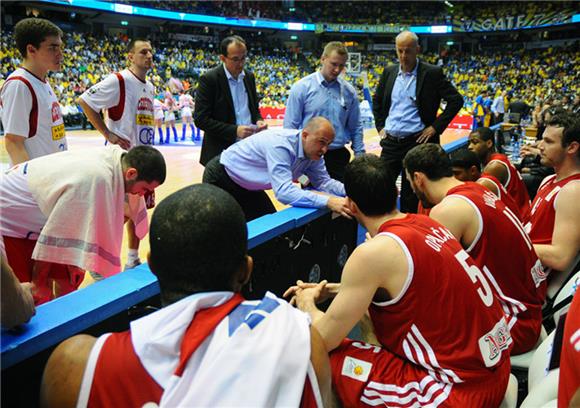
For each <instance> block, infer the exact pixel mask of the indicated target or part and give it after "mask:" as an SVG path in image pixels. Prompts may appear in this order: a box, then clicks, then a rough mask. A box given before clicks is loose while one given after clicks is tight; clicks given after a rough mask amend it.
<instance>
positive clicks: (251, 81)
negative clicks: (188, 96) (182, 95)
mask: <svg viewBox="0 0 580 408" xmlns="http://www.w3.org/2000/svg"><path fill="white" fill-rule="evenodd" d="M220 53H221V55H220V60H221V62H222V64H221V65H220V66H217V67H215V68H212V69H210V70H209V71H207V72H206V73H205V74H203V75H202V76H201V78H200V79H199V84H198V86H197V91H196V97H195V112H194V114H193V118H194V121H195V125H196V126H197V127H198V128H200V129H202V130H203V131H204V132H205V134H204V138H203V144H202V146H201V156H200V159H199V162H200V163H201V164H202V165H204V166H205V165H206V164H207V163H208V162H209V161H210V160H211V159H213V158H214V157H215V156H217V155H219V154H220V153H221V152H222V151H224V150H225V149H227V148H228V147H229V146H231V145H232V144H234V143H235V142H236V141H238V140H241V139H244V138H246V137H248V136H251V135H253V134H254V133H257V132H259V131H261V130H264V129H266V128H267V125H266V123H265V122H264V121H263V120H262V116H261V115H260V110H259V109H258V95H257V93H256V79H255V78H254V75H253V74H252V73H251V72H249V71H247V70H245V69H244V64H245V63H246V59H247V48H246V43H245V41H244V40H243V39H242V38H241V37H239V36H237V35H234V36H230V37H227V38H225V39H224V40H222V42H221V44H220Z"/></svg>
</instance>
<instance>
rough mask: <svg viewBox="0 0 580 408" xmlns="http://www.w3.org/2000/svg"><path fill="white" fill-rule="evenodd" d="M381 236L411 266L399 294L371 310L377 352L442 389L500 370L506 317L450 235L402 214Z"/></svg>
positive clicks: (418, 217) (505, 342)
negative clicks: (398, 359)
mask: <svg viewBox="0 0 580 408" xmlns="http://www.w3.org/2000/svg"><path fill="white" fill-rule="evenodd" d="M379 234H380V235H387V236H389V237H391V238H393V239H394V240H395V241H396V242H397V243H398V244H399V245H400V246H401V248H402V249H403V251H404V252H405V254H406V256H407V262H408V266H409V274H408V277H407V281H406V282H405V285H404V288H403V290H402V292H401V293H400V294H399V295H398V296H397V297H396V298H395V299H392V300H390V301H387V302H380V303H375V302H373V303H372V304H371V306H370V307H369V312H370V316H371V319H372V321H373V325H374V328H375V333H376V335H377V338H378V339H379V341H380V342H381V344H382V345H383V346H384V347H385V348H386V349H387V350H389V351H391V352H392V353H394V354H396V355H398V356H400V357H401V358H402V359H404V360H407V361H410V362H412V363H413V364H415V365H417V366H420V367H422V368H424V369H425V370H426V371H427V372H428V373H429V374H430V375H431V377H433V378H435V379H436V380H437V381H440V382H442V383H447V384H457V383H464V382H472V381H478V380H485V379H486V378H488V376H489V374H490V373H492V372H495V371H496V369H499V367H502V366H503V363H504V362H505V361H506V360H507V359H509V349H510V347H511V343H512V339H511V337H510V333H509V329H508V327H507V323H506V320H505V316H504V313H503V311H502V309H501V306H500V303H499V302H498V301H497V300H496V298H495V296H494V294H493V292H492V290H491V287H490V284H489V283H488V282H487V278H486V277H485V275H484V274H483V273H482V272H481V271H480V270H479V268H478V267H477V266H476V265H475V263H474V261H473V260H472V259H471V258H470V257H469V255H468V254H467V253H466V252H465V251H464V250H463V248H461V245H460V244H459V242H457V240H455V238H454V237H453V235H452V234H451V232H449V230H447V229H446V228H445V227H443V226H442V225H441V224H439V223H437V222H436V221H434V220H432V219H430V218H428V217H425V216H421V215H414V214H407V216H406V217H405V218H403V219H399V220H390V221H387V222H386V223H384V224H383V225H382V226H381V227H380V228H379ZM443 266H444V267H443ZM466 327H469V330H466Z"/></svg>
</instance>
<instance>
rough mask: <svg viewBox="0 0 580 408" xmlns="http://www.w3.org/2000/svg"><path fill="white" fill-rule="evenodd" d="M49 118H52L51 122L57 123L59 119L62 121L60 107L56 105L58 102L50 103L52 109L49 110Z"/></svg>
mask: <svg viewBox="0 0 580 408" xmlns="http://www.w3.org/2000/svg"><path fill="white" fill-rule="evenodd" d="M50 113H51V116H52V122H53V123H54V122H57V121H59V120H60V119H62V114H61V112H60V105H59V104H58V102H53V103H52V108H51V111H50Z"/></svg>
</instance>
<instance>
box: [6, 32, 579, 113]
mask: <svg viewBox="0 0 580 408" xmlns="http://www.w3.org/2000/svg"><path fill="white" fill-rule="evenodd" d="M154 46H155V61H156V64H155V66H154V68H153V70H152V72H151V74H150V78H151V80H152V82H153V84H154V85H155V86H156V88H157V89H158V91H159V92H162V91H163V90H164V89H166V88H167V84H168V81H169V80H170V79H171V78H177V79H179V80H180V81H181V82H182V83H183V86H184V88H185V89H189V88H190V87H193V88H195V85H196V83H197V79H198V78H199V75H201V73H203V72H204V71H205V70H206V69H208V68H210V67H212V66H214V65H216V64H218V63H219V59H218V52H217V51H216V48H215V47H214V48H204V49H202V48H191V47H190V46H189V45H188V43H185V42H181V41H176V40H165V41H164V43H163V44H155V45H154ZM64 47H65V50H64V54H65V55H66V57H65V59H64V68H63V70H62V71H61V72H54V73H51V82H52V85H53V88H54V90H55V92H56V93H57V96H58V98H59V100H60V101H61V103H62V106H63V111H64V113H65V115H66V114H68V113H70V115H72V116H71V118H81V117H82V115H80V113H79V112H78V108H77V106H76V104H75V102H74V100H75V99H76V97H77V96H78V95H80V94H81V93H82V92H84V91H85V90H86V89H87V88H88V87H90V86H91V85H93V84H95V83H97V82H98V81H99V80H101V79H102V78H104V77H105V76H106V75H107V74H109V73H111V72H114V71H117V70H120V69H122V67H123V66H124V65H125V64H126V61H124V60H123V57H122V56H123V55H125V54H124V49H125V47H126V41H125V40H124V39H122V38H119V37H115V36H103V37H99V38H97V37H94V36H91V35H85V34H83V35H81V34H79V33H67V34H66V35H65V38H64ZM250 47H251V44H250ZM97 50H98V52H97ZM421 58H423V59H424V60H426V61H427V62H429V63H433V64H442V65H443V66H444V68H445V70H446V71H447V73H448V75H449V78H450V79H451V80H452V81H453V82H454V84H455V85H456V86H457V89H458V90H459V91H460V93H461V94H462V95H463V96H464V98H465V101H466V103H465V106H464V108H463V113H467V114H468V113H470V112H471V111H472V103H473V101H474V100H475V99H476V97H477V96H478V95H479V94H480V93H481V92H482V90H489V93H490V97H491V98H492V99H493V96H494V94H495V93H496V92H499V91H507V92H508V94H509V95H514V94H517V96H518V98H519V99H521V100H523V101H524V102H526V103H527V104H528V105H529V106H530V107H532V108H533V107H536V106H538V105H543V104H544V103H545V100H546V99H547V98H548V99H554V98H555V99H557V100H560V99H561V98H564V97H567V98H568V99H570V101H573V99H574V97H575V96H576V95H578V93H579V91H580V81H579V79H578V76H577V72H576V68H575V67H577V66H578V65H580V50H579V48H578V46H575V47H572V48H567V49H553V48H548V49H545V50H542V51H537V50H529V51H524V50H521V51H513V52H510V53H509V54H506V53H502V52H483V53H479V54H477V55H473V54H468V53H455V54H449V55H446V56H444V57H441V56H440V55H438V54H433V53H427V54H425V55H422V56H421ZM319 59H320V55H319V52H316V51H315V52H313V53H308V54H305V55H298V54H295V53H293V52H289V51H281V50H278V49H276V50H272V51H268V50H266V49H262V48H261V47H257V46H256V48H255V49H251V50H250V57H249V60H248V63H247V68H248V69H249V70H251V71H252V72H254V73H255V75H256V80H257V91H258V95H260V96H261V106H262V107H275V108H282V107H284V106H285V103H286V98H287V96H288V91H289V89H290V87H291V86H292V84H293V83H295V82H296V81H297V80H298V79H300V78H302V77H304V76H306V75H307V74H309V73H310V72H313V71H315V70H316V69H317V67H318V65H319ZM0 60H1V61H2V66H1V68H0V82H3V80H4V79H5V78H6V77H7V76H8V75H9V73H10V72H12V71H13V70H14V69H15V68H16V67H17V66H18V65H19V63H20V55H19V53H18V51H17V50H16V48H15V47H14V45H13V44H12V43H11V40H10V33H8V32H3V33H2V38H1V48H0ZM395 62H396V55H395V53H394V52H369V53H363V54H362V69H363V71H366V72H367V76H368V82H369V87H370V90H371V93H372V92H374V90H375V89H376V87H377V85H378V81H379V78H380V75H381V74H382V72H383V69H384V67H386V66H387V65H389V64H391V63H395ZM346 78H347V79H348V80H349V81H351V82H352V83H353V84H355V85H356V87H357V88H358V90H359V92H360V97H361V99H362V87H363V80H362V77H361V76H355V75H348V74H347V76H346ZM67 116H68V115H67ZM73 121H74V122H76V119H74V120H73Z"/></svg>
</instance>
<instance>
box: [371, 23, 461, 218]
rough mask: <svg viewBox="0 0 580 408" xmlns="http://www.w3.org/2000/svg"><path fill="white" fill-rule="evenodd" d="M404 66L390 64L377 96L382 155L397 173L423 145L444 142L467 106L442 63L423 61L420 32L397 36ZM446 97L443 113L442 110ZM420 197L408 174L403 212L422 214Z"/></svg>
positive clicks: (403, 190) (404, 180)
mask: <svg viewBox="0 0 580 408" xmlns="http://www.w3.org/2000/svg"><path fill="white" fill-rule="evenodd" d="M395 49H396V51H397V57H398V59H399V64H393V65H390V66H388V67H386V68H385V70H384V71H383V75H382V76H381V79H380V81H379V85H378V87H377V91H376V93H375V95H374V97H373V114H374V116H375V125H376V127H377V131H378V132H379V135H380V136H381V147H382V148H383V149H382V151H381V158H382V159H384V160H385V161H386V162H387V164H388V166H389V168H390V169H391V173H392V174H394V175H395V176H397V175H398V174H399V173H401V170H402V168H403V158H404V157H405V155H406V154H407V152H408V151H409V150H411V149H412V148H413V147H415V146H416V145H417V144H420V143H439V135H440V134H441V133H443V131H444V130H445V128H447V125H449V122H451V120H452V119H453V118H454V117H455V115H456V114H457V112H459V110H460V109H461V107H462V106H463V98H462V97H461V95H460V94H459V92H457V89H455V88H454V87H453V85H451V83H450V82H449V81H448V80H447V78H446V77H445V75H444V74H443V70H442V69H441V67H438V66H435V65H431V64H427V63H426V62H423V61H420V60H419V59H417V54H418V53H419V51H420V48H419V39H418V38H417V35H416V34H414V33H412V32H410V31H402V32H401V33H400V34H399V35H397V37H396V39H395ZM441 100H445V101H446V102H447V105H446V107H445V110H443V112H442V113H441V115H439V116H437V110H438V109H439V105H440V104H441ZM417 203H418V199H417V197H416V196H415V194H414V193H413V190H412V189H411V186H410V184H409V182H408V181H407V178H406V177H405V175H404V174H403V177H402V183H401V211H403V212H410V213H415V212H417Z"/></svg>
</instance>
